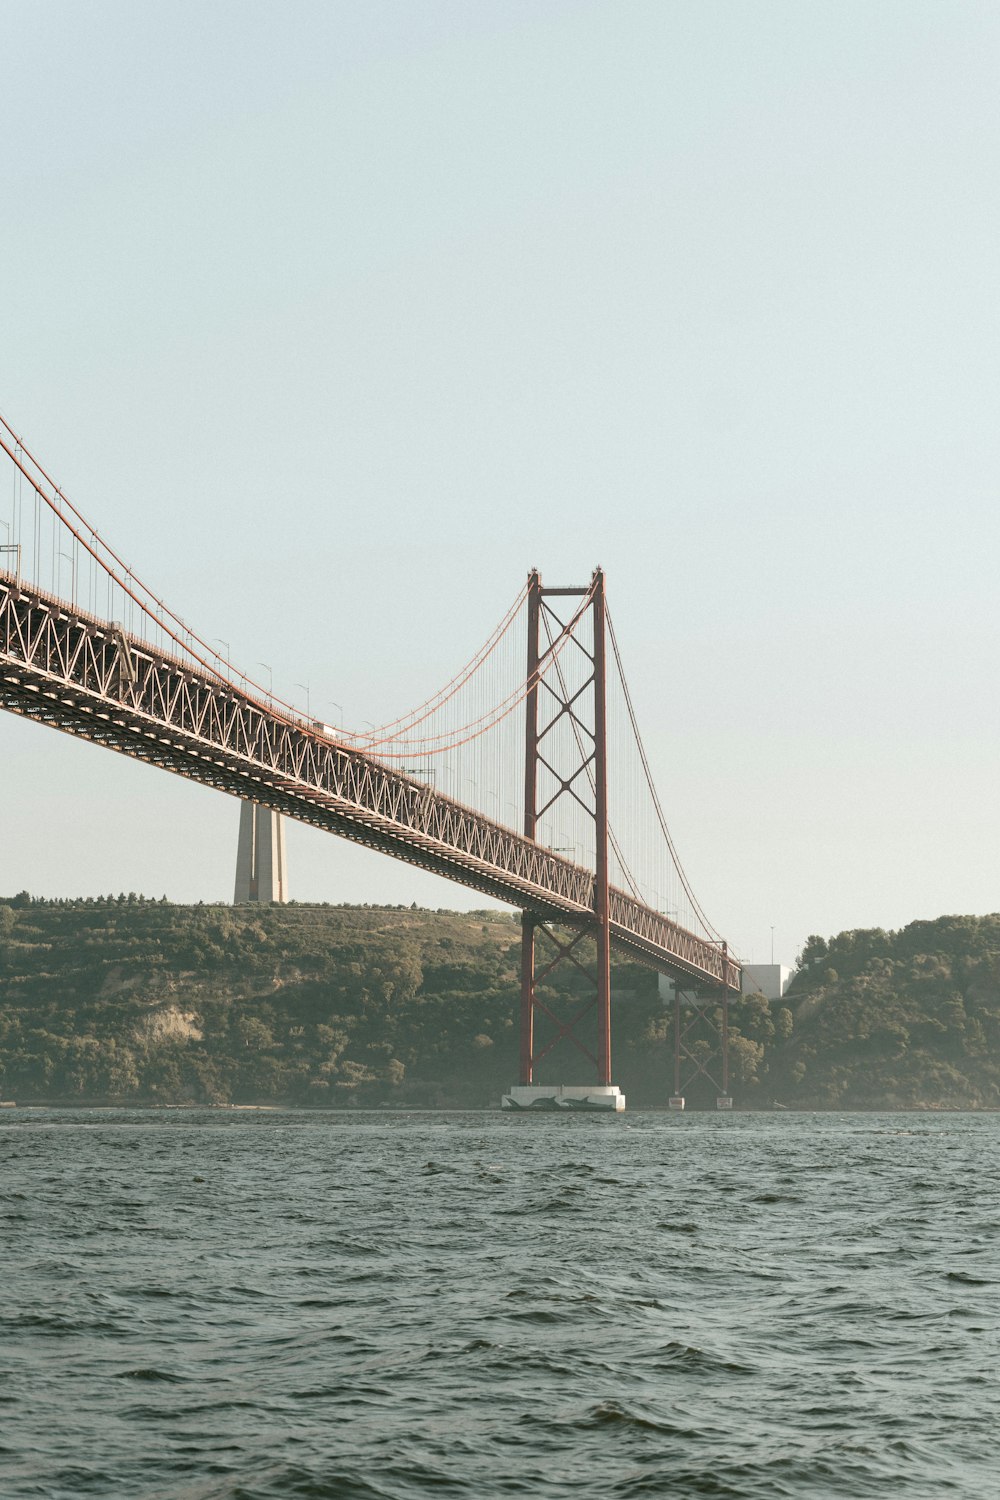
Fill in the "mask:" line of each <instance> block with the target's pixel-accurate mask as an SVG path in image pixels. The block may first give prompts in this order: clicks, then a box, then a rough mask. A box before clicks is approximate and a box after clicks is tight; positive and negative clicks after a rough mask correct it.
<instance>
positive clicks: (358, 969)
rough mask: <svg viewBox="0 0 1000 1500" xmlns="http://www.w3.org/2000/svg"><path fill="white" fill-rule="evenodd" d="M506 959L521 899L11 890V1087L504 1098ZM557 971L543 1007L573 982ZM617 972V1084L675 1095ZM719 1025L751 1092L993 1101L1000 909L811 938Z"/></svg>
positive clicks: (261, 1096)
mask: <svg viewBox="0 0 1000 1500" xmlns="http://www.w3.org/2000/svg"><path fill="white" fill-rule="evenodd" d="M519 956H520V929H519V925H518V923H517V920H516V918H513V919H512V916H511V915H510V914H508V913H503V912H495V911H482V912H472V913H457V912H448V911H438V912H431V911H420V910H417V909H414V908H386V907H327V906H300V905H289V906H285V907H257V908H252V907H240V908H233V907H228V906H195V907H183V906H173V905H170V904H169V903H167V902H166V901H160V902H156V901H147V900H144V899H142V898H140V897H137V896H134V895H133V896H128V897H126V896H120V897H117V898H111V897H108V898H106V899H102V900H87V901H76V902H46V901H38V900H33V899H32V898H30V897H29V896H26V895H21V896H16V897H12V898H8V899H7V900H5V901H0V1095H2V1096H3V1097H6V1098H14V1099H17V1100H18V1101H19V1102H21V1103H25V1104H28V1103H32V1102H35V1103H42V1102H46V1103H59V1104H73V1103H77V1104H83V1103H86V1104H97V1103H120V1104H182V1103H193V1104H194V1103H196V1104H250V1103H282V1104H293V1105H304V1106H319V1107H330V1106H333V1107H344V1106H351V1105H355V1106H357V1105H361V1106H368V1107H371V1106H386V1105H388V1106H392V1105H398V1106H407V1105H410V1106H425V1107H426V1106H467V1107H479V1106H490V1105H495V1104H496V1103H497V1102H498V1100H499V1097H500V1094H501V1093H502V1091H503V1090H504V1089H505V1088H507V1087H508V1086H509V1085H510V1084H511V1083H512V1082H514V1080H515V1073H516V1066H517V1012H518V990H519V982H518V964H519ZM559 973H560V983H561V985H562V986H564V987H565V988H564V989H563V991H562V993H561V994H560V992H559V991H557V990H555V989H552V990H551V992H550V993H551V998H552V1000H553V1004H554V1005H556V1006H558V1004H559V1002H560V1000H562V1001H563V1002H565V1001H566V1000H567V999H570V1000H571V999H572V993H571V991H572V988H573V984H574V980H573V979H572V977H570V976H568V975H563V974H562V971H559ZM554 977H555V976H554ZM613 990H614V1014H613V1027H614V1058H615V1066H614V1076H615V1081H616V1082H618V1083H619V1084H620V1085H621V1086H622V1088H623V1089H624V1091H625V1093H626V1096H627V1097H628V1099H629V1102H630V1104H631V1105H633V1106H643V1105H646V1106H662V1105H665V1103H666V1100H667V1098H668V1096H669V1094H670V1092H671V1087H672V1062H671V1024H670V1018H669V1016H668V1014H667V1011H666V1010H665V1008H664V1005H663V1003H662V1001H661V1000H660V998H659V996H658V994H657V986H656V976H655V975H654V974H652V973H651V972H650V971H648V970H646V969H644V968H642V967H640V966H638V965H632V964H619V965H616V966H615V970H614V973H613ZM731 1035H732V1090H733V1094H734V1096H735V1099H736V1102H737V1104H743V1105H745V1106H748V1107H764V1108H766V1107H769V1106H770V1105H771V1104H773V1103H779V1104H782V1105H785V1106H788V1107H801V1108H880V1107H885V1108H920V1107H929V1108H948V1107H972V1108H982V1107H989V1108H992V1107H997V1106H1000V917H982V918H973V917H967V918H962V917H953V918H941V919H940V920H939V921H937V922H919V923H913V924H911V926H910V927H907V928H904V929H903V930H902V931H901V932H898V933H885V932H881V931H869V932H853V933H842V934H841V935H840V936H839V937H836V938H832V939H830V940H828V941H827V940H824V939H821V938H810V939H809V942H808V943H807V944H806V948H805V951H804V952H803V955H802V963H801V966H800V970H799V972H798V974H797V975H796V978H795V980H794V982H793V985H792V988H791V990H790V992H789V994H788V996H787V997H786V1000H785V1001H784V1002H783V1003H781V1004H780V1005H777V1006H773V1007H771V1006H768V1005H767V1003H766V1002H764V1001H763V1000H761V999H759V998H757V999H752V998H751V999H748V1000H745V1001H743V1002H741V1003H740V1004H738V1005H735V1006H734V1007H733V1009H732V1027H731ZM548 1067H549V1073H548V1075H547V1081H556V1082H558V1081H560V1080H561V1079H562V1078H564V1077H565V1078H566V1079H567V1081H568V1080H569V1078H570V1077H575V1076H576V1075H577V1074H580V1076H581V1077H582V1076H585V1072H586V1070H587V1068H588V1065H587V1064H586V1063H585V1062H583V1061H582V1060H581V1065H580V1068H579V1069H578V1068H576V1065H575V1063H574V1061H573V1058H572V1055H570V1054H567V1052H566V1051H565V1050H563V1051H562V1052H558V1051H557V1052H556V1053H555V1054H553V1057H552V1059H551V1061H550V1063H549V1064H548ZM543 1076H544V1075H543ZM689 1098H690V1099H691V1102H692V1103H693V1104H698V1103H709V1102H710V1098H707V1097H705V1098H699V1096H698V1094H697V1091H696V1090H689Z"/></svg>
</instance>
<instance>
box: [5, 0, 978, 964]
mask: <svg viewBox="0 0 1000 1500" xmlns="http://www.w3.org/2000/svg"><path fill="white" fill-rule="evenodd" d="M0 36H2V39H3V40H2V47H0V57H2V64H0V203H2V208H0V273H2V285H3V297H2V301H0V335H2V338H0V409H2V410H3V411H4V413H5V414H6V415H7V417H8V418H9V419H10V420H11V422H12V423H13V424H14V426H15V427H16V428H19V429H20V431H21V432H22V435H23V436H24V438H25V440H26V442H27V443H28V444H29V446H31V447H33V448H34V450H35V451H36V453H37V454H38V456H39V457H40V458H41V459H42V461H43V462H45V463H46V465H47V466H48V467H49V468H50V470H52V471H53V472H54V473H55V475H56V476H57V478H58V479H59V481H60V482H61V483H62V485H63V486H64V488H65V489H66V491H67V493H68V494H70V495H71V496H72V497H73V498H74V500H75V501H76V503H77V504H78V505H79V506H80V507H81V509H82V510H83V511H84V512H85V514H87V515H88V516H90V517H91V518H93V520H94V521H95V522H96V523H97V524H98V526H99V527H100V528H101V530H102V532H103V533H104V534H105V535H107V536H108V538H109V539H110V540H111V541H112V542H113V543H114V544H115V545H116V546H117V547H118V549H119V550H120V551H121V552H123V553H124V554H125V555H126V556H127V557H128V558H129V560H130V562H131V563H132V564H133V566H134V567H135V568H136V569H137V570H138V571H139V572H140V573H141V574H143V575H144V576H145V577H146V578H147V579H148V581H149V582H150V583H152V584H153V585H154V586H158V587H159V589H160V591H161V592H162V594H163V595H164V596H165V597H166V598H167V599H169V600H170V602H171V603H172V604H173V606H174V607H175V608H176V609H177V610H178V611H179V612H180V613H181V614H183V615H184V616H185V617H186V618H188V619H190V620H191V622H192V623H193V624H195V625H196V626H197V627H198V628H199V630H200V631H201V632H202V633H203V634H204V635H206V636H219V637H222V638H224V639H226V640H228V641H229V642H230V643H231V647H232V653H233V656H234V658H235V659H236V660H238V661H241V662H244V663H246V664H249V665H252V664H254V663H255V662H257V661H259V660H261V659H263V660H265V661H267V662H268V663H270V664H271V665H272V666H273V669H274V677H275V686H276V688H281V689H282V690H286V691H289V692H292V691H293V689H292V684H293V683H294V682H295V681H300V682H302V681H309V682H310V684H311V687H312V697H313V704H314V707H315V706H317V705H319V704H322V703H323V702H329V701H330V700H336V701H337V702H338V703H340V704H343V705H344V708H345V711H346V717H347V720H348V722H349V723H354V724H358V725H360V724H362V722H363V721H364V720H366V719H372V720H380V719H382V718H385V717H390V716H392V714H393V713H394V712H396V711H397V710H401V709H403V708H405V707H406V706H408V705H409V704H411V703H412V702H415V701H418V700H419V699H421V698H423V697H424V696H426V694H427V692H428V691H430V690H432V689H433V688H434V687H436V686H437V685H438V684H439V683H440V682H441V681H443V680H445V679H446V678H448V677H449V676H450V675H451V673H452V671H453V670H454V669H455V668H456V667H457V666H458V665H459V664H460V662H461V661H463V660H464V659H465V658H466V657H467V656H468V655H469V653H470V652H471V650H472V649H473V648H474V647H475V646H476V645H477V644H478V643H479V641H480V640H481V639H482V638H483V637H484V636H485V635H486V633H487V632H488V630H489V628H490V627H491V626H492V624H493V623H494V622H495V620H496V619H497V618H499V616H500V614H501V613H502V612H503V610H504V608H505V607H506V605H507V604H508V602H509V601H510V599H511V598H512V597H513V595H514V594H515V593H516V591H517V589H518V588H519V587H520V585H521V583H522V581H523V579H524V576H525V574H526V572H527V570H528V568H529V567H531V566H535V565H537V566H540V567H541V568H542V570H543V573H544V575H545V576H546V578H547V579H548V580H549V581H551V582H577V581H579V580H580V579H581V578H586V577H588V576H589V574H590V571H591V569H592V568H593V566H594V565H595V564H597V563H600V564H602V565H603V566H604V567H605V568H606V570H607V573H608V587H609V595H610V598H611V600H612V602H613V608H614V614H615V619H616V623H617V627H618V632H619V637H620V640H621V644H622V648H623V651H624V652H625V655H626V659H627V662H628V666H629V672H630V677H631V681H632V684H633V691H634V695H635V698H636V701H637V708H638V710H639V714H640V718H641V721H642V724H643V727H644V732H645V734H646V738H647V742H648V746H649V749H650V752H651V758H652V760H653V762H654V766H655V769H656V772H657V777H658V782H659V785H660V790H661V797H662V799H663V802H664V805H665V808H666V811H667V815H668V818H669V819H670V822H671V824H672V827H673V830H674V835H675V839H676V842H677V844H678V846H679V849H680V851H681V854H682V857H683V858H684V860H685V863H686V865H687V867H688V870H689V873H690V875H691V877H692V880H693V882H694V884H695V887H696V890H697V891H698V893H699V896H700V898H701V900H702V903H703V904H704V906H705V908H706V910H707V911H708V913H709V915H710V917H711V918H712V920H713V921H714V922H715V924H716V925H717V926H718V927H719V928H720V929H721V930H722V931H723V932H724V933H725V934H726V935H727V936H729V937H730V938H731V941H732V943H733V945H734V946H735V947H736V948H737V949H739V950H740V951H741V952H742V953H743V954H744V955H745V956H746V957H748V958H749V957H750V956H751V954H752V955H753V956H755V957H756V958H757V959H758V960H760V959H762V958H765V957H766V956H767V954H768V951H769V945H770V929H771V925H772V924H773V925H774V926H775V927H776V932H777V937H776V946H777V952H778V955H779V956H781V957H783V958H785V959H787V960H791V959H792V958H794V955H795V953H796V951H797V950H798V948H799V947H800V946H801V943H802V940H803V939H804V937H805V935H806V934H807V933H809V932H812V931H817V932H821V933H830V932H833V931H836V930H838V929H840V928H843V927H853V926H873V925H886V926H898V925H901V924H902V923H905V922H907V921H909V920H911V919H912V918H915V917H929V916H935V915H937V914H939V913H941V912H946V911H950V912H954V911H963V912H983V911H990V910H996V909H997V908H998V907H1000V893H998V886H1000V879H998V877H1000V871H998V861H997V856H996V850H997V847H998V844H1000V799H998V794H997V781H998V777H997V761H998V753H1000V709H998V706H997V705H998V690H997V687H996V659H997V645H998V641H997V636H998V627H997V612H998V605H997V586H996V581H995V575H996V554H997V549H998V542H1000V534H998V533H1000V526H998V520H997V516H998V507H997V499H998V480H1000V438H998V430H997V418H996V412H997V406H998V384H1000V341H998V296H997V250H998V229H1000V213H998V183H1000V159H998V158H1000V130H998V107H997V86H996V80H997V77H998V66H1000V9H998V8H997V6H996V5H995V4H992V3H990V4H980V3H976V0H941V3H928V0H903V3H893V0H880V3H878V4H873V3H871V0H860V3H859V0H838V3H833V4H828V3H824V0H814V3H807V0H780V3H779V0H758V3H755V4H751V3H713V0H690V3H688V0H659V3H641V0H613V3H607V0H598V3H587V0H578V3H573V4H569V3H558V0H553V3H545V0H535V3H531V4H526V3H525V4H522V3H514V0H507V3H492V0H455V3H435V0H421V3H419V4H417V3H403V0H399V3H377V0H364V3H351V0H341V3H325V4H314V3H309V0H300V3H297V4H295V5H280V4H252V3H241V4H233V3H212V0H207V3H206V0H199V3H197V4H194V3H177V0H171V3H170V4H159V5H154V4H136V3H134V0H130V3H127V4H109V3H103V0H90V3H88V4H87V5H85V6H84V5H80V4H77V3H72V4H67V3H47V0H34V3H32V4H23V3H19V4H11V3H5V0H0ZM0 498H2V497H0ZM298 696H300V697H301V696H302V695H301V693H299V694H298ZM0 757H2V764H3V767H4V773H5V774H4V783H5V798H4V809H3V815H2V817H3V840H2V862H0V891H4V892H10V891H14V890H17V889H19V888H21V887H27V888H29V889H30V890H32V891H34V892H36V893H40V894H50V895H55V894H77V893H90V892H100V891H106V890H115V891H117V890H119V889H125V890H128V889H130V888H133V889H136V890H143V891H145V892H147V893H150V894H159V893H161V892H163V891H166V893H167V894H168V895H170V896H171V897H173V898H176V899H178V900H196V899H199V898H204V899H216V898H228V897H229V896H230V895H231V888H232V866H233V861H234V855H235V843H236V828H237V809H236V805H235V803H233V802H231V801H229V800H228V799H225V798H223V797H220V796H218V795H217V794H213V793H210V792H208V791H205V790H203V789H201V788H197V787H193V786H189V785H187V784H186V783H184V782H181V781H179V780H176V779H173V778H170V777H168V776H166V775H165V774H163V773H161V772H157V771H155V770H151V769H148V768H146V767H141V766H135V765H132V764H131V763H129V762H127V761H125V760H123V759H122V758H120V757H114V756H112V755H110V754H108V753H107V752H104V751H100V750H96V749H93V748H90V747H86V746H82V745H79V744H76V743H74V742H71V741H69V740H65V739H63V738H61V737H60V736H58V735H56V734H53V733H52V732H51V731H47V730H44V729H40V728H37V727H35V726H32V725H26V724H22V723H20V722H18V721H16V720H15V719H13V718H11V717H10V716H4V717H3V718H2V719H0ZM289 852H290V878H291V884H292V888H293V894H294V895H296V896H297V897H299V898H301V899H306V900H369V901H410V900H418V901H421V902H427V903H429V904H431V905H468V904H477V898H475V897H469V896H467V895H466V893H465V892H464V891H462V890H461V888H459V887H450V886H445V885H443V884H441V883H438V882H436V881H432V880H431V879H430V878H429V877H420V876H418V875H416V874H415V873H414V872H412V871H410V870H408V869H407V868H406V867H404V866H402V865H396V864H394V863H392V862H390V861H387V860H380V859H378V858H377V857H375V856H371V855H367V854H363V853H362V852H361V851H357V850H353V849H350V848H349V847H348V846H347V845H344V844H342V843H340V842H338V841H334V840H332V839H330V838H328V837H325V836H323V835H320V834H317V833H315V832H312V831H309V830H305V829H299V828H292V829H291V830H290V834H289Z"/></svg>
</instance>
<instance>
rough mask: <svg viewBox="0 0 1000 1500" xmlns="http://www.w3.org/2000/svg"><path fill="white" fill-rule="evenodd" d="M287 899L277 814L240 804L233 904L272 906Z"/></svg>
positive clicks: (282, 832)
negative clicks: (252, 903)
mask: <svg viewBox="0 0 1000 1500" xmlns="http://www.w3.org/2000/svg"><path fill="white" fill-rule="evenodd" d="M287 900H288V874H287V870H286V866H285V829H284V825H283V823H282V821H281V815H280V813H276V812H272V811H271V809H270V808H269V807H258V806H257V805H256V804H255V803H253V802H242V803H241V804H240V839H239V844H238V846H237V853H236V891H235V894H234V896H233V903H234V905H236V906H241V905H242V904H243V903H244V902H259V903H261V904H262V905H272V904H275V903H281V902H284V901H287Z"/></svg>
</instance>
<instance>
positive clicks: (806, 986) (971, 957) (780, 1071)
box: [768, 915, 1000, 1109]
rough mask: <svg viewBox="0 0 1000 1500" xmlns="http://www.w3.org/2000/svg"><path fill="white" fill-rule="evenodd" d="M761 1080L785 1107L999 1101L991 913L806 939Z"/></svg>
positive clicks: (998, 945)
mask: <svg viewBox="0 0 1000 1500" xmlns="http://www.w3.org/2000/svg"><path fill="white" fill-rule="evenodd" d="M786 998H787V1004H788V1006H789V1008H790V1009H791V1010H792V1011H793V1013H794V1018H795V1025H794V1031H793V1033H792V1034H791V1036H790V1038H789V1040H788V1042H787V1044H786V1045H784V1046H783V1047H781V1048H780V1049H778V1051H777V1053H776V1054H775V1055H774V1056H773V1057H772V1058H771V1059H770V1072H769V1078H768V1085H769V1088H770V1089H771V1091H773V1093H774V1095H775V1097H776V1098H778V1099H779V1100H782V1101H784V1102H786V1103H788V1104H791V1105H800V1106H811V1107H815V1108H833V1107H838V1108H843V1109H856V1108H867V1107H878V1106H882V1107H884V1108H887V1109H906V1108H919V1107H931V1108H973V1109H976V1108H989V1109H996V1108H1000V916H998V915H993V916H988V917H939V918H938V919H937V920H936V921H932V922H911V923H910V925H909V926H908V927H904V928H902V929H901V930H900V931H899V932H884V931H882V929H881V928H872V929H869V930H865V931H858V932H842V933H841V934H840V935H839V936H838V937H835V938H831V939H830V940H829V941H825V940H824V939H823V938H820V937H811V938H809V940H808V941H807V943H806V945H805V948H804V949H803V952H802V955H801V958H800V961H799V969H798V972H797V974H796V975H795V978H794V980H793V982H792V985H791V988H790V990H789V992H788V995H787V997H786Z"/></svg>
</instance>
